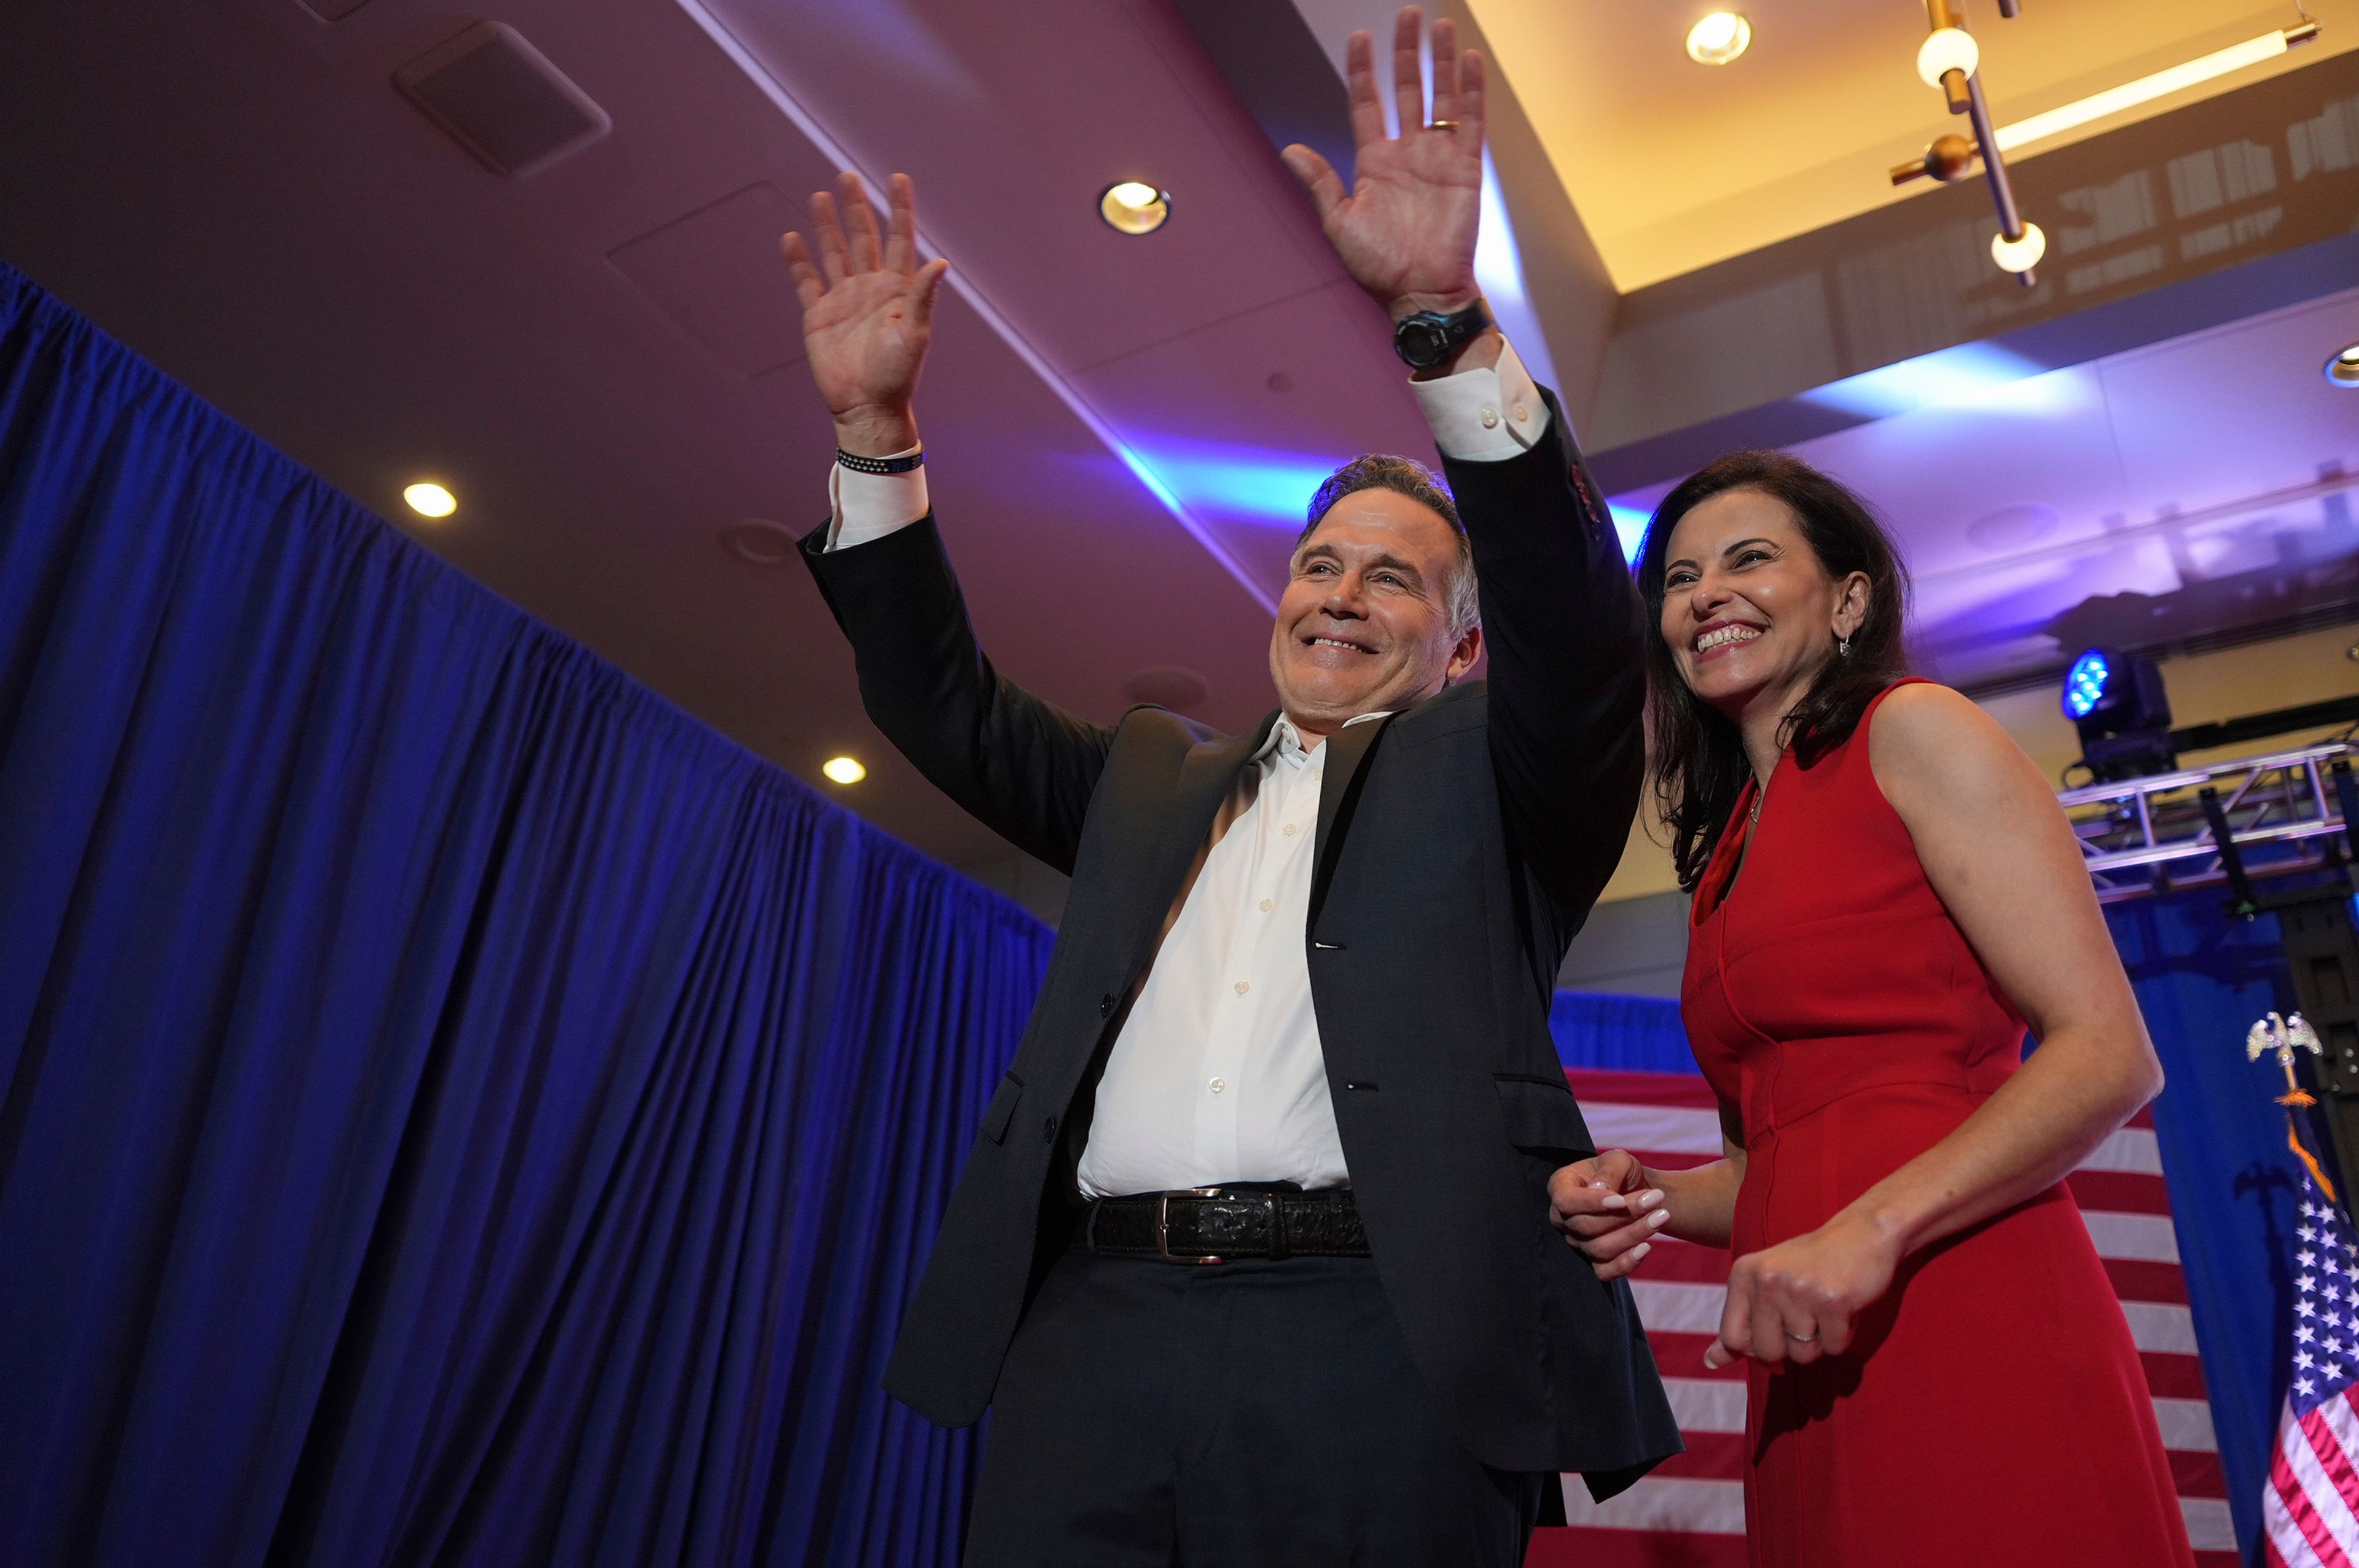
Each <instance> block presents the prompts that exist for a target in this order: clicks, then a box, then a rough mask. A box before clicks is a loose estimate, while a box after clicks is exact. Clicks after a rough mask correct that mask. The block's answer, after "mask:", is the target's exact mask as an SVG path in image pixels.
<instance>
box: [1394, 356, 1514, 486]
mask: <svg viewBox="0 0 2359 1568" xmlns="http://www.w3.org/2000/svg"><path fill="white" fill-rule="evenodd" d="M1408 389H1409V390H1410V391H1411V392H1414V393H1416V394H1417V401H1418V403H1419V406H1421V407H1423V408H1424V410H1425V422H1426V423H1427V424H1428V425H1430V426H1432V427H1433V444H1434V445H1435V446H1437V447H1440V449H1441V455H1442V456H1443V457H1446V458H1456V459H1458V460H1460V461H1461V462H1477V463H1495V462H1497V461H1499V460H1502V459H1505V458H1512V457H1517V456H1520V455H1521V454H1523V453H1525V452H1527V451H1529V450H1531V449H1532V447H1533V445H1534V443H1536V442H1538V440H1539V438H1541V437H1542V436H1545V435H1546V434H1548V427H1549V406H1548V405H1547V404H1546V403H1545V402H1543V401H1542V400H1541V398H1540V391H1539V388H1538V387H1537V386H1535V385H1533V384H1532V377H1531V373H1530V372H1529V371H1527V370H1526V369H1524V362H1523V361H1522V360H1520V359H1517V357H1516V346H1515V344H1513V343H1510V342H1506V341H1501V343H1500V344H1499V362H1498V363H1497V364H1495V365H1490V366H1486V367H1484V369H1481V370H1464V371H1460V372H1459V373H1457V374H1456V375H1445V376H1442V377H1440V379H1438V380H1434V381H1412V382H1410V383H1409V384H1408Z"/></svg>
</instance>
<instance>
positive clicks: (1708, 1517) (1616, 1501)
mask: <svg viewBox="0 0 2359 1568" xmlns="http://www.w3.org/2000/svg"><path fill="white" fill-rule="evenodd" d="M1564 1517H1565V1519H1566V1520H1567V1521H1568V1522H1569V1523H1571V1524H1575V1525H1603V1526H1604V1527H1605V1528H1607V1529H1609V1530H1693V1531H1697V1532H1700V1533H1701V1534H1705V1535H1743V1534H1744V1533H1745V1484H1744V1483H1743V1482H1742V1481H1698V1480H1686V1479H1669V1480H1666V1479H1662V1478H1660V1477H1658V1476H1647V1478H1646V1479H1644V1480H1642V1481H1640V1482H1638V1483H1637V1484H1636V1486H1634V1487H1631V1488H1630V1489H1629V1490H1628V1491H1626V1492H1624V1493H1622V1494H1620V1495H1619V1496H1617V1497H1612V1498H1607V1499H1606V1500H1605V1501H1603V1502H1602V1503H1598V1502H1592V1501H1591V1500H1590V1498H1589V1488H1588V1487H1584V1486H1582V1484H1581V1483H1580V1481H1579V1480H1577V1479H1575V1478H1574V1477H1572V1476H1566V1477H1565V1482H1564Z"/></svg>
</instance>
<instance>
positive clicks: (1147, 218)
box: [1098, 179, 1171, 234]
mask: <svg viewBox="0 0 2359 1568" xmlns="http://www.w3.org/2000/svg"><path fill="white" fill-rule="evenodd" d="M1098 216H1099V217H1101V218H1103V219H1104V220H1105V221H1106V222H1108V223H1110V224H1112V225H1113V226H1114V227H1115V228H1117V229H1119V230H1121V231H1122V232H1124V233H1125V234H1151V233H1153V232H1155V231H1156V230H1158V229H1159V228H1161V227H1163V220H1165V219H1166V218H1169V216H1171V193H1170V192H1169V191H1166V190H1158V189H1155V187H1153V186H1151V185H1147V184H1144V183H1142V182H1141V181H1138V180H1136V179H1125V180H1124V181H1123V182H1122V183H1121V184H1120V185H1109V186H1107V187H1106V189H1105V194H1104V195H1103V196H1101V197H1099V198H1098Z"/></svg>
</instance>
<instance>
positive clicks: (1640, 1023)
mask: <svg viewBox="0 0 2359 1568" xmlns="http://www.w3.org/2000/svg"><path fill="white" fill-rule="evenodd" d="M1549 1033H1551V1034H1553V1035H1555V1036H1556V1054H1557V1059H1558V1060H1560V1061H1561V1062H1562V1063H1563V1064H1564V1065H1566V1066H1568V1067H1612V1068H1615V1069H1619V1070H1623V1071H1628V1072H1639V1073H1692V1072H1694V1071H1695V1070H1696V1064H1695V1054H1694V1053H1693V1052H1691V1051H1690V1050H1689V1049H1688V1032H1687V1026H1686V1025H1685V1024H1682V1023H1681V1022H1680V1004H1679V1002H1678V1001H1677V1000H1673V999H1672V998H1670V997H1653V996H1621V995H1617V994H1615V993H1614V992H1612V991H1559V992H1557V993H1556V1002H1555V1005H1554V1006H1552V1007H1550V1008H1549Z"/></svg>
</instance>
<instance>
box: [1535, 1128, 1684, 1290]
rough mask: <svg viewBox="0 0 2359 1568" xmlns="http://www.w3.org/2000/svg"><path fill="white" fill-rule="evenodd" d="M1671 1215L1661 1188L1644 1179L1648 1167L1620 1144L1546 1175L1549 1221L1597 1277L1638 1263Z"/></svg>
mask: <svg viewBox="0 0 2359 1568" xmlns="http://www.w3.org/2000/svg"><path fill="white" fill-rule="evenodd" d="M1670 1218H1671V1211H1670V1210H1669V1208H1667V1207H1665V1206H1664V1196H1663V1194H1662V1192H1661V1190H1660V1189H1659V1188H1656V1187H1651V1186H1649V1185H1647V1172H1646V1168H1645V1167H1644V1166H1642V1165H1640V1164H1639V1163H1638V1157H1637V1156H1636V1155H1635V1154H1632V1153H1629V1152H1626V1151H1624V1150H1620V1149H1609V1150H1607V1151H1606V1152H1604V1153H1603V1154H1597V1155H1593V1156H1592V1157H1591V1158H1589V1159H1586V1160H1580V1161H1576V1162H1573V1163H1572V1164H1570V1165H1566V1166H1564V1167H1563V1168H1561V1169H1560V1170H1559V1171H1558V1172H1557V1173H1556V1174H1554V1175H1552V1176H1550V1177H1549V1223H1550V1224H1551V1225H1554V1226H1555V1227H1557V1228H1558V1229H1559V1230H1560V1231H1562V1232H1564V1238H1565V1239H1566V1240H1567V1241H1570V1242H1571V1243H1572V1244H1573V1245H1574V1246H1575V1247H1578V1248H1580V1249H1581V1250H1582V1256H1584V1257H1586V1258H1587V1259H1588V1260H1589V1265H1590V1267H1591V1268H1593V1269H1594V1270H1596V1271H1597V1277H1598V1278H1599V1279H1601V1280H1618V1279H1620V1278H1622V1276H1623V1275H1625V1274H1627V1273H1628V1272H1629V1271H1631V1270H1633V1269H1636V1267H1637V1266H1638V1263H1639V1260H1641V1259H1643V1258H1645V1257H1646V1256H1647V1251H1648V1250H1649V1249H1650V1248H1651V1246H1652V1243H1653V1241H1654V1238H1655V1237H1656V1235H1657V1234H1658V1233H1659V1232H1660V1231H1661V1230H1662V1228H1663V1227H1664V1226H1666V1225H1668V1224H1669V1223H1670Z"/></svg>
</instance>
